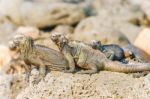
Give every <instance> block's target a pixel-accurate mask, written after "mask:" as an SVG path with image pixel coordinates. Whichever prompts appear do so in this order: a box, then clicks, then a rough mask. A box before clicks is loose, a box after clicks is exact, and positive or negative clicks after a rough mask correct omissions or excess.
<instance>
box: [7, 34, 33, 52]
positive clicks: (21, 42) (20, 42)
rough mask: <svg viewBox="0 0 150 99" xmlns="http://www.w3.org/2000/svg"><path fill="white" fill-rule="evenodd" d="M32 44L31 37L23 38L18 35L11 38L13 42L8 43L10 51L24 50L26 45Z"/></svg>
mask: <svg viewBox="0 0 150 99" xmlns="http://www.w3.org/2000/svg"><path fill="white" fill-rule="evenodd" d="M32 44H33V40H32V38H31V37H28V36H25V35H23V34H18V35H16V36H14V37H13V40H12V41H10V43H9V48H10V49H16V48H22V49H23V48H24V47H25V46H26V45H27V46H29V45H30V46H31V45H32Z"/></svg>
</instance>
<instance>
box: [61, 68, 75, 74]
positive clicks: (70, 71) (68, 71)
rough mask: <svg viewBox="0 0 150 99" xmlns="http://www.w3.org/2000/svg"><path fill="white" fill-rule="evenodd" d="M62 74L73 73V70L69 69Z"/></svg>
mask: <svg viewBox="0 0 150 99" xmlns="http://www.w3.org/2000/svg"><path fill="white" fill-rule="evenodd" d="M63 72H64V73H74V72H75V71H74V70H73V69H69V70H64V71H63Z"/></svg>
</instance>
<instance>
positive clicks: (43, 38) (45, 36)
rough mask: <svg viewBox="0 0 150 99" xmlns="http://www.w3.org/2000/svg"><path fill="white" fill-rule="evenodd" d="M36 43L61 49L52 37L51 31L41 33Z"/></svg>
mask: <svg viewBox="0 0 150 99" xmlns="http://www.w3.org/2000/svg"><path fill="white" fill-rule="evenodd" d="M35 44H39V45H44V46H46V47H49V48H52V49H54V50H57V51H59V49H58V47H57V46H56V44H55V43H54V42H53V41H52V40H51V39H50V34H49V33H41V35H40V38H39V39H38V40H36V41H35Z"/></svg>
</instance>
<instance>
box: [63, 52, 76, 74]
mask: <svg viewBox="0 0 150 99" xmlns="http://www.w3.org/2000/svg"><path fill="white" fill-rule="evenodd" d="M64 56H65V58H66V59H67V61H68V64H69V70H65V71H64V72H67V73H72V72H74V71H75V62H74V59H73V57H72V55H71V54H70V53H68V52H64Z"/></svg>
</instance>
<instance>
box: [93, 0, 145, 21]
mask: <svg viewBox="0 0 150 99" xmlns="http://www.w3.org/2000/svg"><path fill="white" fill-rule="evenodd" d="M137 1H138V0H137ZM92 4H93V7H94V8H95V10H96V11H97V13H98V15H100V16H105V17H107V18H110V16H111V18H112V17H115V18H116V19H117V20H124V21H129V20H133V19H140V18H141V17H143V13H142V12H141V10H140V7H138V6H136V5H132V4H131V3H129V1H128V0H93V2H92ZM112 6H113V7H112Z"/></svg>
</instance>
